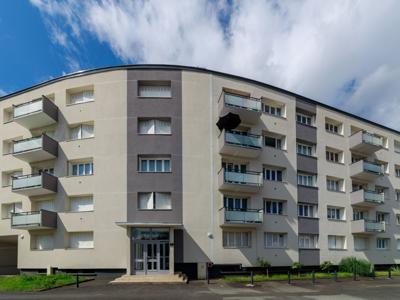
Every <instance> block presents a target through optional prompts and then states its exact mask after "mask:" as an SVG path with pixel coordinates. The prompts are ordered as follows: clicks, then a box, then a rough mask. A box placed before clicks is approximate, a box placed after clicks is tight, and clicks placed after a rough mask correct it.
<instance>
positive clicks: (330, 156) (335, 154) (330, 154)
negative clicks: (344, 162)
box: [326, 150, 341, 163]
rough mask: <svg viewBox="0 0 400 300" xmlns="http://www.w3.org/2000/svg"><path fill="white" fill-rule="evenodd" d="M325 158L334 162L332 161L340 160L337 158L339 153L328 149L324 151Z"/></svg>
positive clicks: (337, 161)
mask: <svg viewBox="0 0 400 300" xmlns="http://www.w3.org/2000/svg"><path fill="white" fill-rule="evenodd" d="M326 160H327V161H331V162H334V163H339V162H341V161H340V160H339V153H338V152H332V151H329V150H327V151H326Z"/></svg>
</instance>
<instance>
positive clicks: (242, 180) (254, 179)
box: [224, 171, 262, 186]
mask: <svg viewBox="0 0 400 300" xmlns="http://www.w3.org/2000/svg"><path fill="white" fill-rule="evenodd" d="M261 175H262V174H261V173H259V172H251V171H247V172H244V173H241V172H234V171H224V181H225V182H228V183H234V184H244V185H254V186H261V185H262V176H261Z"/></svg>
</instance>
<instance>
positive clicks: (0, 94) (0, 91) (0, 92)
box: [0, 89, 7, 97]
mask: <svg viewBox="0 0 400 300" xmlns="http://www.w3.org/2000/svg"><path fill="white" fill-rule="evenodd" d="M4 95H7V93H6V92H5V91H4V90H2V89H0V97H2V96H4Z"/></svg>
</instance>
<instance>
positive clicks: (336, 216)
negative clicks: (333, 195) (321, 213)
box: [327, 207, 344, 220]
mask: <svg viewBox="0 0 400 300" xmlns="http://www.w3.org/2000/svg"><path fill="white" fill-rule="evenodd" d="M327 210H328V219H329V220H343V219H344V218H343V217H344V213H343V212H344V209H343V208H339V207H328V209H327Z"/></svg>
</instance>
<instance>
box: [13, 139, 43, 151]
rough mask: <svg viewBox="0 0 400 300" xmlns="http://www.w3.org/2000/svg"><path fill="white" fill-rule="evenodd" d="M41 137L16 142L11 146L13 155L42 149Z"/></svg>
mask: <svg viewBox="0 0 400 300" xmlns="http://www.w3.org/2000/svg"><path fill="white" fill-rule="evenodd" d="M42 141H43V139H42V137H41V136H40V137H35V138H30V139H26V140H21V141H17V142H15V143H14V145H13V153H20V152H25V151H30V150H33V149H38V148H41V147H42Z"/></svg>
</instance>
